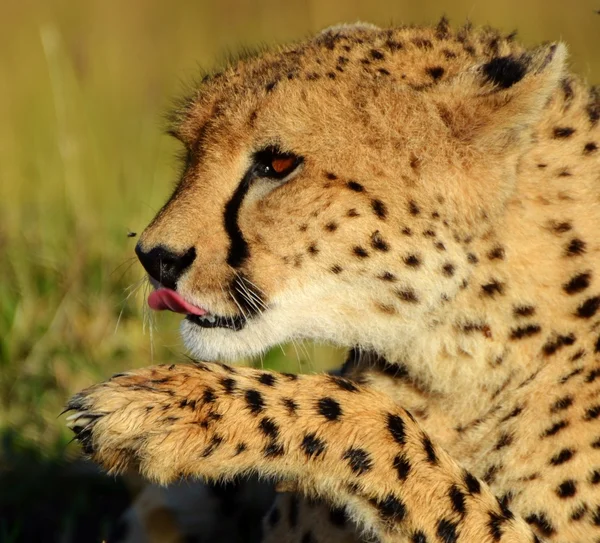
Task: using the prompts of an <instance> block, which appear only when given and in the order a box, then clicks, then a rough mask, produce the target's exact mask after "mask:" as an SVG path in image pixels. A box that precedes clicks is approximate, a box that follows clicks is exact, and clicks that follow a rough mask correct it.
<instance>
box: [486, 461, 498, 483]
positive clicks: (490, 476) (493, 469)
mask: <svg viewBox="0 0 600 543" xmlns="http://www.w3.org/2000/svg"><path fill="white" fill-rule="evenodd" d="M501 469H502V466H500V465H498V464H492V465H491V466H489V467H488V468H487V469H486V470H485V473H484V474H483V477H482V479H483V480H484V482H486V483H487V484H488V485H491V484H492V483H493V482H494V481H495V480H496V475H498V473H499V472H500V470H501Z"/></svg>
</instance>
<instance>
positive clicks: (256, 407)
mask: <svg viewBox="0 0 600 543" xmlns="http://www.w3.org/2000/svg"><path fill="white" fill-rule="evenodd" d="M244 397H245V399H246V405H247V407H248V409H249V410H250V413H252V414H253V415H256V414H258V413H260V412H261V411H262V410H263V409H264V408H265V401H264V400H263V397H262V394H261V393H260V392H259V391H258V390H254V389H250V390H246V392H245V394H244Z"/></svg>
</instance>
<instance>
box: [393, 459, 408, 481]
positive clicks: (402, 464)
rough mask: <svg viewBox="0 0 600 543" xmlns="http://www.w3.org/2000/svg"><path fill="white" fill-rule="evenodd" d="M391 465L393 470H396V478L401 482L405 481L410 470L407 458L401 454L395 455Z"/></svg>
mask: <svg viewBox="0 0 600 543" xmlns="http://www.w3.org/2000/svg"><path fill="white" fill-rule="evenodd" d="M392 464H393V466H394V469H395V470H396V473H397V474H398V478H399V479H400V480H401V481H405V480H406V478H407V477H408V474H409V473H410V468H411V466H410V462H409V460H408V458H407V457H406V456H405V455H403V454H397V455H396V456H395V457H394V461H393V463H392Z"/></svg>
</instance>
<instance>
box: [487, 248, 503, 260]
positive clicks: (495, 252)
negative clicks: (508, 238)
mask: <svg viewBox="0 0 600 543" xmlns="http://www.w3.org/2000/svg"><path fill="white" fill-rule="evenodd" d="M487 256H488V259H489V260H504V256H505V251H504V247H494V248H493V249H492V250H491V251H490V252H489V253H488V254H487Z"/></svg>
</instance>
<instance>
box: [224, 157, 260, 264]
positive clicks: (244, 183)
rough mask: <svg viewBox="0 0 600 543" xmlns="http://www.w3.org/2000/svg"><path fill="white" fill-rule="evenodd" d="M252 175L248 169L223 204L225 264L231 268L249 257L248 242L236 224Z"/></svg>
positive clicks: (252, 171)
mask: <svg viewBox="0 0 600 543" xmlns="http://www.w3.org/2000/svg"><path fill="white" fill-rule="evenodd" d="M253 175H254V169H253V168H250V169H248V171H247V172H246V173H245V174H244V177H243V178H242V180H241V182H240V184H239V185H238V186H237V188H236V189H235V191H234V193H233V195H232V196H231V198H230V200H229V201H228V202H227V203H226V204H225V213H224V214H223V222H224V225H225V231H226V232H227V235H228V236H229V241H230V245H229V252H228V254H227V264H229V265H230V266H231V267H232V268H239V267H240V266H241V265H242V264H243V263H244V262H245V261H246V259H247V258H248V257H249V256H250V251H249V249H248V242H247V241H246V239H245V238H244V235H243V234H242V231H241V230H240V227H239V224H238V215H239V211H240V207H241V205H242V202H243V201H244V198H245V196H246V194H247V193H248V189H249V188H250V181H251V180H252V176H253Z"/></svg>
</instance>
